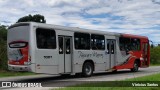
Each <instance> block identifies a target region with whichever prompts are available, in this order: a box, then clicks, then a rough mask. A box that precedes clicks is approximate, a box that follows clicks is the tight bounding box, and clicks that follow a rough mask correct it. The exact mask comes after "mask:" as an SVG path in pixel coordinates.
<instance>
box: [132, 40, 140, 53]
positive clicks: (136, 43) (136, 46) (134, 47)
mask: <svg viewBox="0 0 160 90" xmlns="http://www.w3.org/2000/svg"><path fill="white" fill-rule="evenodd" d="M131 50H134V51H137V50H140V39H136V38H132V39H131Z"/></svg>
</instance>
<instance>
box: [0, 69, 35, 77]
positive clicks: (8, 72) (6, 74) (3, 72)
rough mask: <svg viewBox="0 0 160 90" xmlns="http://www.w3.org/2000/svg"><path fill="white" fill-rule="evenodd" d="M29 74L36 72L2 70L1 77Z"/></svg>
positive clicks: (0, 71)
mask: <svg viewBox="0 0 160 90" xmlns="http://www.w3.org/2000/svg"><path fill="white" fill-rule="evenodd" d="M27 75H35V74H34V73H32V72H14V71H5V70H0V78H3V77H11V76H27Z"/></svg>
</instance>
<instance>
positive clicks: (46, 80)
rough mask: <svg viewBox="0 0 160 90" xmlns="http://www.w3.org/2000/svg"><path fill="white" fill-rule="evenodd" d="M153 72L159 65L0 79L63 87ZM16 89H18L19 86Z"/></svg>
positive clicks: (155, 71)
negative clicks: (86, 74)
mask: <svg viewBox="0 0 160 90" xmlns="http://www.w3.org/2000/svg"><path fill="white" fill-rule="evenodd" d="M154 73H160V66H152V67H149V68H140V69H139V71H138V72H130V70H127V69H126V70H120V71H118V72H116V73H112V72H105V73H104V72H99V73H94V75H93V76H92V77H87V78H84V77H79V76H53V75H40V76H33V77H32V76H22V77H15V78H3V79H0V81H21V82H36V83H37V82H38V83H42V86H45V87H54V88H55V87H64V86H70V85H75V84H80V83H84V82H87V81H115V80H124V79H127V78H135V77H140V76H145V75H150V74H154ZM8 89H9V88H8ZM32 89H33V88H32ZM10 90H13V89H10ZM15 90H17V89H15ZM18 90H20V88H19V89H18ZM23 90H25V89H23ZM26 90H27V88H26ZM34 90H39V89H38V88H37V89H36V88H35V89H34ZM41 90H48V88H44V89H41Z"/></svg>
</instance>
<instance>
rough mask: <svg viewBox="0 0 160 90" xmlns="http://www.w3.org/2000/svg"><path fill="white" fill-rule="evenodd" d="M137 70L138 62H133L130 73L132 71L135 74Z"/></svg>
mask: <svg viewBox="0 0 160 90" xmlns="http://www.w3.org/2000/svg"><path fill="white" fill-rule="evenodd" d="M138 69H139V67H138V62H137V61H135V62H134V66H133V68H131V71H132V72H137V71H138Z"/></svg>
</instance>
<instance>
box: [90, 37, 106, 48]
mask: <svg viewBox="0 0 160 90" xmlns="http://www.w3.org/2000/svg"><path fill="white" fill-rule="evenodd" d="M104 44H105V42H104V36H103V35H95V34H92V35H91V46H92V49H93V50H104V49H105V45H104Z"/></svg>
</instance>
